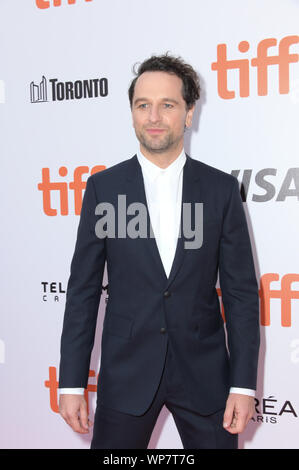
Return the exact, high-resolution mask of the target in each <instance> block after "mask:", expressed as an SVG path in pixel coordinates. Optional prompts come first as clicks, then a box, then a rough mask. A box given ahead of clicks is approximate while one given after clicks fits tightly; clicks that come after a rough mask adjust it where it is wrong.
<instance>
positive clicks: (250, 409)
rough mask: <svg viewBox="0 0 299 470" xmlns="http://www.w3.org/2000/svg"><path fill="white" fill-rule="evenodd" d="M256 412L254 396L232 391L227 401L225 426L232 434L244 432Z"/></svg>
mask: <svg viewBox="0 0 299 470" xmlns="http://www.w3.org/2000/svg"><path fill="white" fill-rule="evenodd" d="M253 414H254V397H251V396H249V395H241V394H239V393H230V394H229V396H228V399H227V401H226V408H225V412H224V416H223V427H224V428H225V429H226V430H227V431H228V432H230V433H231V434H238V433H240V432H243V431H244V429H245V427H246V426H247V424H248V422H249V420H250V419H251V418H252V416H253Z"/></svg>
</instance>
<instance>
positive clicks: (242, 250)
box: [219, 177, 260, 389]
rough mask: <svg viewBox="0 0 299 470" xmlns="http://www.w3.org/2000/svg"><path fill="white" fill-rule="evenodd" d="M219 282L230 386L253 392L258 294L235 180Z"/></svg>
mask: <svg viewBox="0 0 299 470" xmlns="http://www.w3.org/2000/svg"><path fill="white" fill-rule="evenodd" d="M219 282H220V288H221V293H222V301H223V305H224V314H225V319H226V330H227V340H228V341H227V342H228V349H229V355H230V385H231V387H241V388H250V389H255V388H256V380H257V366H258V353H259V344H260V331H259V293H258V285H257V280H256V275H255V269H254V262H253V256H252V250H251V244H250V237H249V232H248V227H247V222H246V217H245V212H244V208H243V202H242V199H241V196H240V191H239V183H238V180H237V178H235V177H233V180H232V190H231V193H230V197H229V200H228V203H227V206H226V209H225V214H224V219H223V226H222V234H221V240H220V255H219Z"/></svg>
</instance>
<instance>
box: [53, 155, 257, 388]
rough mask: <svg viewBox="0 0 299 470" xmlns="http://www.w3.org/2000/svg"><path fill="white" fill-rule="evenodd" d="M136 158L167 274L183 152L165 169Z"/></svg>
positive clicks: (175, 235) (174, 235) (174, 238)
mask: <svg viewBox="0 0 299 470" xmlns="http://www.w3.org/2000/svg"><path fill="white" fill-rule="evenodd" d="M137 158H138V161H139V163H140V166H141V169H142V175H143V180H144V189H145V195H146V201H147V205H148V210H149V216H150V220H151V225H152V228H153V232H154V235H155V239H156V243H157V246H158V250H159V254H160V257H161V260H162V264H163V266H164V270H165V273H166V276H167V277H169V274H170V270H171V266H172V263H173V259H174V255H175V251H176V245H177V239H178V233H179V227H180V215H181V204H182V185H183V167H184V165H185V162H186V154H185V151H184V149H183V150H182V152H181V153H180V155H179V156H178V157H177V158H176V159H175V160H174V161H173V162H172V163H171V164H170V165H169V166H168V167H167V168H160V167H159V166H157V165H156V164H155V163H152V162H151V161H150V160H148V159H147V158H146V157H145V156H144V155H143V154H142V153H141V151H138V152H137ZM59 391H60V394H63V393H74V394H80V395H81V394H83V393H84V388H62V389H59ZM230 393H241V394H243V395H251V396H254V395H255V391H254V390H251V389H247V388H236V387H231V388H230Z"/></svg>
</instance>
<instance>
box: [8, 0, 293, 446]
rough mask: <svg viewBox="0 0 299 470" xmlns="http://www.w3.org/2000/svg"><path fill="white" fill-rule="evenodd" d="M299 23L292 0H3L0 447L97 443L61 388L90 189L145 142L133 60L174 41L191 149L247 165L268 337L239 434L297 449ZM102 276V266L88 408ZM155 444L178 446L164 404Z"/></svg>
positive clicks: (218, 163) (208, 158)
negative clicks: (251, 409) (69, 300)
mask: <svg viewBox="0 0 299 470" xmlns="http://www.w3.org/2000/svg"><path fill="white" fill-rule="evenodd" d="M298 26H299V1H298V0H262V1H261V0H244V1H243V2H239V1H237V0H226V1H225V2H222V1H220V0H209V1H198V0H186V1H185V2H182V1H181V0H163V1H161V0H151V1H147V0H109V1H106V2H105V1H103V0H0V34H1V40H0V135H1V138H0V149H1V177H2V183H1V219H2V230H1V238H2V241H1V252H2V253H1V266H2V278H1V288H2V289H1V291H2V292H1V300H0V302H1V316H0V325H1V328H0V382H1V402H0V416H1V429H2V431H1V438H0V440H1V442H0V447H1V448H89V446H90V440H91V436H90V435H88V436H81V435H79V434H76V433H74V432H73V431H72V430H71V429H70V428H69V427H68V426H67V425H66V423H65V422H64V421H63V419H62V418H61V417H60V415H59V414H58V392H57V386H58V366H59V356H60V353H59V348H60V335H61V329H62V322H63V314H64V305H65V296H66V286H67V281H68V277H69V269H70V262H71V258H72V255H73V250H74V246H75V240H76V232H77V226H78V221H79V215H80V209H81V204H82V197H83V194H84V189H85V184H86V179H87V177H88V176H89V175H90V174H92V173H94V172H97V171H102V170H103V169H105V168H108V167H110V166H111V165H114V164H116V163H118V162H120V161H122V160H125V159H128V158H130V157H131V156H133V155H134V153H135V152H136V149H137V141H136V137H135V134H134V130H133V127H132V120H131V114H130V108H129V100H128V96H127V90H128V86H129V83H130V81H131V79H132V78H133V73H132V67H133V66H134V64H135V63H137V62H141V61H142V60H144V59H145V58H147V57H149V56H151V55H152V54H162V53H165V52H167V51H169V52H170V53H172V54H174V55H176V56H181V57H183V58H184V59H185V60H186V61H187V62H190V63H191V64H192V65H193V66H194V68H195V69H196V70H197V71H198V73H199V76H200V80H201V87H202V95H201V99H200V101H199V102H198V105H197V108H196V115H195V119H194V123H193V129H192V131H191V132H189V133H188V134H187V135H186V142H185V148H186V151H187V153H188V154H189V155H190V156H192V157H193V158H195V159H198V160H200V161H202V162H204V163H207V164H209V165H212V166H215V167H217V168H219V169H221V170H223V171H225V172H227V173H232V174H233V175H235V176H236V177H237V178H238V180H239V182H240V190H241V194H242V198H243V204H244V209H245V212H246V216H247V220H248V226H249V230H250V235H251V241H252V248H253V253H254V259H255V266H256V274H257V279H258V282H259V292H260V307H261V309H260V312H261V315H260V326H261V351H260V362H259V373H258V387H257V392H256V410H255V415H254V417H253V419H252V420H251V421H250V423H249V425H248V427H247V429H246V431H245V432H244V433H243V434H242V435H241V436H240V439H239V441H240V444H239V447H240V449H242V448H245V449H256V448H257V449H260V448H299V441H298V430H299V418H298V416H299V394H298V387H299V248H298V240H299V139H298V135H299V134H298V132H299V131H298V129H299V27H298ZM107 284H108V279H107V272H106V271H105V274H104V279H103V295H102V298H101V302H100V305H99V315H98V325H97V332H96V341H95V346H94V350H93V353H92V360H91V364H90V377H89V384H88V389H87V390H86V392H85V396H86V399H87V401H88V407H89V413H90V419H91V420H92V419H93V415H94V409H95V399H96V390H97V385H96V384H97V378H98V371H99V364H100V342H101V332H102V323H103V317H104V314H105V304H106V298H107ZM132 289H134V286H133V285H132ZM219 301H220V302H221V292H220V291H219ZM149 448H152V449H153V448H161V449H162V448H168V449H171V448H182V443H181V440H180V437H179V434H178V432H177V429H176V427H175V424H174V421H173V418H172V415H171V414H169V412H168V410H167V409H166V408H165V407H163V409H162V412H161V414H160V416H159V418H158V421H157V423H156V426H155V429H154V432H153V434H152V438H151V441H150V445H149Z"/></svg>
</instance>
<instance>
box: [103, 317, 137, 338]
mask: <svg viewBox="0 0 299 470" xmlns="http://www.w3.org/2000/svg"><path fill="white" fill-rule="evenodd" d="M106 324H107V332H108V333H109V334H110V335H114V336H120V337H121V338H127V339H129V338H131V334H132V326H133V320H132V318H128V317H124V316H123V315H118V314H115V313H111V314H109V315H108V317H107V323H106Z"/></svg>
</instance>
